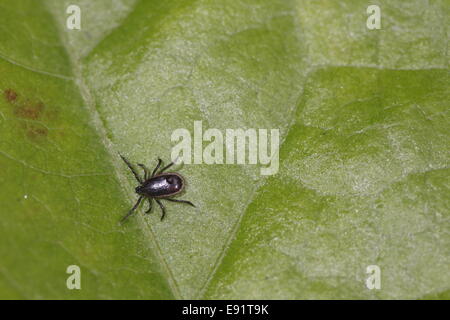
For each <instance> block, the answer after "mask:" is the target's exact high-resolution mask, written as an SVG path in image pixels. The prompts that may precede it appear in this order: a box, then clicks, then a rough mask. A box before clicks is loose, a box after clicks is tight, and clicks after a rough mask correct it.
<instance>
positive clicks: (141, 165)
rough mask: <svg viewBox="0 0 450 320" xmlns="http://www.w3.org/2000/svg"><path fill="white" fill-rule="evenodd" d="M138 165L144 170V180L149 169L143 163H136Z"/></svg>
mask: <svg viewBox="0 0 450 320" xmlns="http://www.w3.org/2000/svg"><path fill="white" fill-rule="evenodd" d="M138 166H139V167H141V168H142V169H143V170H144V180H147V179H148V175H149V173H150V170H148V168H147V167H146V166H145V165H143V164H142V163H138Z"/></svg>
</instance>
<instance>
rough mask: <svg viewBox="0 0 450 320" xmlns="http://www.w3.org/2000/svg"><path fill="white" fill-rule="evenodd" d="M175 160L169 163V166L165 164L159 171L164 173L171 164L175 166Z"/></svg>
mask: <svg viewBox="0 0 450 320" xmlns="http://www.w3.org/2000/svg"><path fill="white" fill-rule="evenodd" d="M174 163H175V162H173V161H172V162H171V163H169V164H168V165H167V166H165V167H164V168H162V169H161V170H160V171H159V173H163V172H164V171H166V170H167V169H169V168H170V167H171V166H173V164H174Z"/></svg>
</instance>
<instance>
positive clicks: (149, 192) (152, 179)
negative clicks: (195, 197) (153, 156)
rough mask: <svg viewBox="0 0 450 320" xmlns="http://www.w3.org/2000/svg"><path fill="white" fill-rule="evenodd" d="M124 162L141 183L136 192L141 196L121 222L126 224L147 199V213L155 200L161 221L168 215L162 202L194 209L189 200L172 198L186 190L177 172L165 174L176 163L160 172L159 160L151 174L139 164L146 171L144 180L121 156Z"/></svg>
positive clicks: (170, 164) (160, 162) (182, 179)
mask: <svg viewBox="0 0 450 320" xmlns="http://www.w3.org/2000/svg"><path fill="white" fill-rule="evenodd" d="M119 155H120V157H121V158H122V160H123V161H124V162H125V163H126V164H127V166H128V168H130V170H131V172H132V173H133V175H134V177H135V178H136V180H137V181H138V182H139V185H138V186H137V187H136V189H135V191H136V193H137V194H138V195H139V199H138V200H137V202H136V204H135V205H134V206H133V208H131V210H130V211H129V212H128V213H127V214H126V215H125V216H124V217H123V218H122V220H120V222H124V221H125V220H126V219H128V217H129V216H130V215H131V214H132V213H133V212H134V210H136V208H137V207H138V206H139V204H140V203H141V201H142V200H143V199H144V198H145V199H146V200H147V201H148V209H147V211H145V213H147V214H148V213H150V211H151V210H152V204H153V199H154V200H155V201H156V203H157V204H158V205H159V207H160V208H161V212H162V215H161V221H162V220H163V219H164V216H165V215H166V208H165V207H164V205H163V204H162V203H161V200H167V201H172V202H181V203H186V204H189V205H191V206H193V207H195V205H194V204H193V203H192V202H190V201H187V200H179V199H171V198H170V197H172V196H174V195H176V194H178V193H180V192H181V191H183V189H184V178H183V177H182V176H181V175H180V174H178V173H176V172H165V171H166V170H167V169H169V168H170V167H171V166H173V164H174V162H171V163H169V164H168V165H167V166H165V167H164V168H162V169H161V170H159V168H160V167H161V164H162V160H161V159H158V164H157V165H156V167H155V169H153V171H152V173H151V174H150V170H148V169H147V167H146V166H145V165H143V164H142V163H138V166H139V167H141V168H142V169H143V170H144V178H142V177H141V176H140V175H139V174H138V173H137V172H136V170H135V169H134V167H133V165H132V164H131V163H130V162H129V161H128V160H127V159H126V158H125V157H124V156H122V155H121V154H119ZM158 170H159V171H158Z"/></svg>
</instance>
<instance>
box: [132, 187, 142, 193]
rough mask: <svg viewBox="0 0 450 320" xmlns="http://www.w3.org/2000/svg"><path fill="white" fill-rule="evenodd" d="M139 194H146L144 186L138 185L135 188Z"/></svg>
mask: <svg viewBox="0 0 450 320" xmlns="http://www.w3.org/2000/svg"><path fill="white" fill-rule="evenodd" d="M134 191H136V193H137V194H144V187H143V186H137V187H136V189H134Z"/></svg>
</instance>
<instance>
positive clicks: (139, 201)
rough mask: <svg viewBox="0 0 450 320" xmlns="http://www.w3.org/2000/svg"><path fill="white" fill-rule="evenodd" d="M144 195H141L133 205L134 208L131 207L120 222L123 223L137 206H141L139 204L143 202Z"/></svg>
mask: <svg viewBox="0 0 450 320" xmlns="http://www.w3.org/2000/svg"><path fill="white" fill-rule="evenodd" d="M142 198H143V197H139V199H138V200H137V202H136V204H135V205H134V206H133V208H131V210H130V211H128V213H127V214H126V215H125V216H124V217H123V218H122V219H121V220H120V223H123V222H124V221H125V220H127V219H128V217H129V216H130V215H131V214H132V213H133V211H134V210H136V208H137V207H138V206H139V204H140V203H141V201H142Z"/></svg>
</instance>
